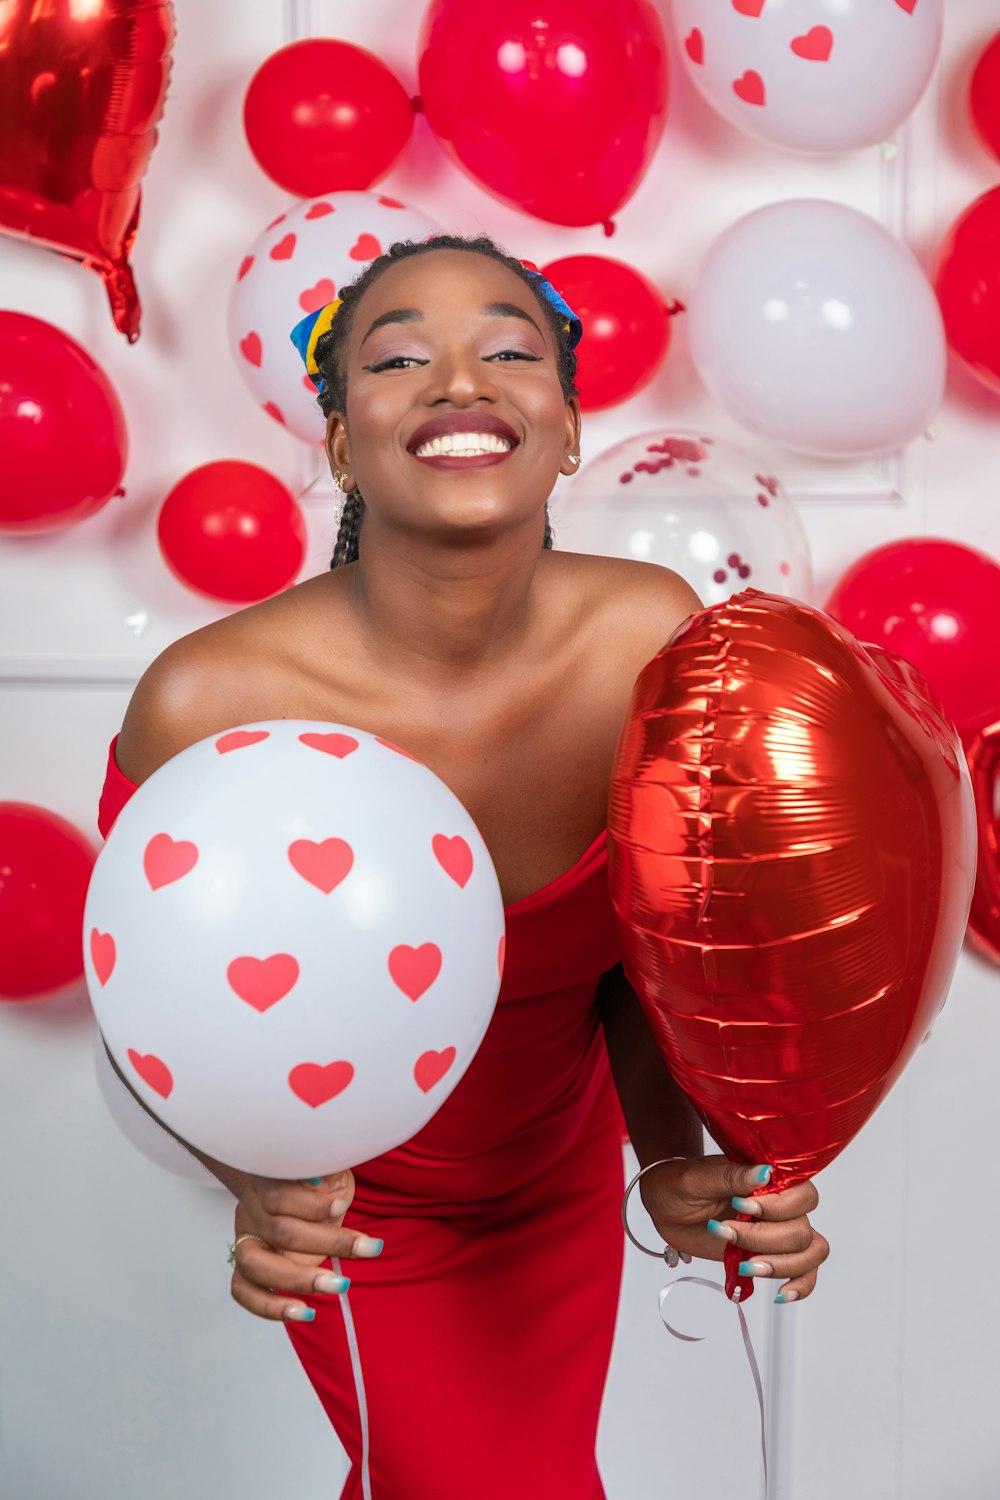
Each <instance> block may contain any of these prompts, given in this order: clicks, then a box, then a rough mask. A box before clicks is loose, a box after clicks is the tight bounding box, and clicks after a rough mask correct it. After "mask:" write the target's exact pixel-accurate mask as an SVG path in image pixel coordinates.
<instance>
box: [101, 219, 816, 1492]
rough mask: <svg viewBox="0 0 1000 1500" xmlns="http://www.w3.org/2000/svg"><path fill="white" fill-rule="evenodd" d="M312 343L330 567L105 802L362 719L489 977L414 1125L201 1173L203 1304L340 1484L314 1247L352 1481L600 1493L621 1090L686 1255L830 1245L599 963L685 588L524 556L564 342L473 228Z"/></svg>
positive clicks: (664, 1216)
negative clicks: (293, 1170)
mask: <svg viewBox="0 0 1000 1500" xmlns="http://www.w3.org/2000/svg"><path fill="white" fill-rule="evenodd" d="M334 311H335V315H334ZM319 326H322V327H324V328H326V329H327V331H326V332H325V333H323V335H322V337H320V338H319V340H318V342H315V340H314V339H311V340H309V341H308V342H307V343H306V354H307V357H308V360H309V364H310V367H311V369H312V371H313V372H314V373H315V377H316V380H317V383H318V384H319V385H320V386H321V404H322V406H323V409H324V411H325V412H326V414H327V418H328V423H327V450H328V454H329V457H330V462H331V465H332V468H333V470H334V473H335V475H336V476H337V479H338V482H339V484H340V486H341V488H342V489H343V491H344V492H345V495H346V502H345V512H344V518H343V521H342V523H341V527H340V532H339V535H338V541H337V549H336V552H335V554H334V562H333V565H332V570H331V571H330V572H328V573H327V574H325V575H323V576H320V577H317V578H312V579H309V580H308V581H307V582H305V583H303V584H300V585H298V586H297V587H295V588H292V589H289V590H288V591H287V592H285V593H284V594H282V595H280V596H278V597H276V598H273V599H269V600H267V601H265V602H264V603H262V604H259V605H255V606H254V607H253V608H250V609H245V610H242V611H240V612H239V613H237V614H234V615H231V616H229V617H228V618H225V619H222V620H219V621H217V622H215V623H214V624H212V625H210V626H208V627H206V628H205V629H203V630H199V631H196V632H194V634H192V635H189V636H186V637H184V638H182V639H181V640H179V641H177V642H175V643H174V645H172V646H171V647H170V648H169V649H168V650H167V651H165V652H164V653H163V654H162V655H161V656H160V657H159V658H158V659H157V660H156V661H155V662H154V663H153V664H152V666H151V667H150V668H149V670H148V671H147V672H146V674H145V675H144V677H143V679H142V681H141V682H140V684H139V686H138V687H137V689H136V692H135V695H134V697H133V699H132V701H131V703H130V705H129V709H128V712H127V715H126V718H125V722H124V725H123V727H122V730H121V734H120V736H119V737H118V739H117V741H116V742H115V743H113V745H112V754H111V757H110V764H109V777H110V780H109V786H108V792H107V795H108V797H109V799H110V801H109V802H108V804H107V805H106V808H105V813H106V815H107V816H109V815H110V814H111V813H112V812H113V811H114V810H115V809H114V806H113V804H115V803H118V804H120V801H121V800H123V798H124V796H126V795H128V793H129V792H130V791H131V790H132V789H134V786H135V784H137V783H139V782H141V781H143V780H144V779H145V778H146V777H147V776H149V775H150V774H151V773H152V772H153V771H154V770H155V769H156V768H157V767H158V766H159V765H161V764H162V763H163V762H164V761H166V760H167V759H169V758H170V757H171V756H173V755H175V754H177V753H178V752H179V751H180V750H182V749H184V748H185V747H186V746H187V745H189V744H192V743H193V742H195V741H197V740H200V739H203V738H205V737H206V736H208V735H210V734H213V733H217V732H219V731H220V730H222V729H224V728H228V727H232V726H233V725H237V724H242V723H247V722H251V721H259V720H265V719H273V718H282V717H287V718H296V719H320V720H330V721H335V722H340V723H347V724H352V725H356V726H358V727H360V728H362V729H367V730H371V731H374V732H376V733H378V734H379V735H382V736H384V737H386V738H388V739H390V740H392V741H394V742H395V743H396V744H399V745H401V746H403V747H404V748H406V749H407V750H409V751H412V752H413V754H415V755H416V756H417V757H418V758H419V759H421V760H423V761H424V762H425V763H426V764H427V765H428V766H429V767H430V768H431V769H432V770H433V771H435V772H436V773H437V774H438V775H439V776H440V777H441V778H442V779H443V780H444V781H445V782H446V783H447V784H448V786H450V787H451V788H452V790H453V791H454V792H455V793H456V794H457V795H458V797H459V798H460V799H461V801H462V802H463V803H464V804H465V806H466V807H467V808H468V810H469V812H470V813H471V815H472V816H473V818H474V819H475V821H476V823H477V825H478V826H479V828H480V830H481V831H482V833H483V836H484V838H485V840H486V843H487V844H488V846H489V848H490V851H491V853H492V856H493V860H494V863H495V866H496V869H497V874H498V877H499V881H500V886H501V890H502V893H503V898H504V901H505V904H506V917H507V933H508V947H507V964H506V968H505V973H504V987H503V989H502V990H501V995H500V1001H499V1004H498V1007H497V1012H496V1016H495V1019H494V1021H493V1023H492V1024H491V1026H490V1029H489V1032H488V1034H487V1037H486V1039H485V1041H484V1043H483V1046H482V1048H481V1049H480V1052H479V1054H477V1057H476V1059H475V1061H474V1062H473V1064H472V1066H471V1067H470V1068H469V1070H468V1072H467V1073H466V1075H465V1076H464V1078H463V1079H462V1080H461V1082H460V1083H459V1085H458V1087H457V1088H456V1090H455V1092H454V1093H453V1094H452V1096H451V1097H450V1099H449V1100H447V1101H446V1103H445V1105H444V1106H443V1107H442V1109H441V1111H440V1112H439V1114H438V1115H437V1116H436V1117H435V1119H434V1120H432V1121H431V1123H430V1125H428V1126H427V1127H426V1129H425V1130H423V1131H421V1132H420V1134H419V1135H418V1136H417V1137H416V1138H415V1139H414V1140H413V1141H411V1142H409V1143H408V1144H407V1145H406V1146H404V1147H402V1148H400V1150H399V1151H396V1152H392V1153H389V1154H388V1155H387V1156H385V1157H381V1158H379V1159H378V1160H377V1161H375V1162H369V1163H363V1164H358V1165H357V1167H356V1170H355V1172H354V1173H350V1172H347V1173H343V1174H341V1175H339V1176H337V1177H328V1178H325V1179H322V1180H320V1181H318V1182H316V1183H289V1182H277V1181H270V1180H263V1179H260V1178H255V1177H248V1176H246V1175H245V1174H242V1173H239V1172H235V1171H232V1170H230V1169H228V1168H226V1167H224V1166H222V1165H220V1164H219V1163H215V1162H212V1161H210V1160H207V1159H206V1158H204V1157H202V1158H201V1159H202V1160H205V1161H206V1162H207V1165H208V1166H209V1167H210V1168H211V1169H212V1170H213V1171H214V1172H215V1173H216V1175H217V1176H218V1177H219V1178H220V1179H221V1180H222V1181H223V1182H224V1183H225V1184H226V1185H227V1186H229V1187H230V1189H231V1190H232V1192H233V1193H234V1195H235V1197H236V1198H237V1207H236V1238H237V1242H238V1243H237V1249H236V1257H235V1270H234V1273H233V1281H232V1292H233V1296H234V1298H235V1299H236V1301H237V1302H238V1303H239V1304H240V1305H241V1306H242V1307H244V1308H246V1309H247V1311H248V1312H251V1313H253V1314H255V1315H256V1316H258V1317H262V1318H267V1319H279V1320H284V1321H285V1322H286V1324H287V1326H288V1330H289V1333H290V1335H291V1336H292V1338H293V1342H294V1344H295V1347H296V1350H297V1352H298V1354H299V1356H300V1358H301V1360H302V1363H303V1365H304V1366H305V1369H306V1371H307V1373H308V1375H309V1377H310V1379H311V1380H312V1382H313V1384H314V1386H315V1388H316V1391H317V1393H318V1395H319V1397H320V1399H321V1400H322V1402H323V1404H324V1406H325V1408H326V1410H327V1412H328V1413H329V1416H330V1419H331V1421H332V1422H333V1424H334V1425H335V1427H336V1429H337V1431H338V1433H339V1434H340V1437H341V1439H342V1441H343V1443H344V1445H345V1447H346V1449H347V1451H348V1453H349V1455H350V1456H351V1459H352V1461H353V1463H354V1465H355V1467H354V1469H353V1470H352V1474H351V1476H350V1477H349V1479H348V1482H347V1486H346V1488H345V1490H344V1496H345V1497H348V1496H351V1497H353V1496H356V1495H358V1494H359V1493H360V1487H359V1479H358V1463H359V1457H360V1448H361V1442H360V1432H359V1416H358V1410H357V1404H356V1400H355V1395H354V1388H353V1383H352V1378H351V1370H350V1363H349V1358H348V1350H347V1344H346V1337H345V1328H344V1323H343V1321H342V1319H341V1317H340V1315H339V1311H338V1309H337V1307H336V1306H335V1305H334V1304H333V1303H332V1301H331V1294H332V1293H335V1292H337V1291H339V1290H341V1289H342V1288H343V1286H344V1282H343V1281H342V1280H339V1279H338V1278H337V1277H336V1276H334V1274H333V1272H332V1270H331V1269H330V1266H329V1260H330V1258H331V1257H339V1258H340V1260H341V1261H343V1260H350V1261H351V1262H352V1267H351V1272H352V1288H353V1289H352V1295H351V1302H352V1306H353V1309H354V1317H355V1321H356V1325H357V1333H358V1339H359V1342H360V1347H361V1353H362V1361H363V1366H364V1372H365V1379H366V1383H367V1387H368V1402H369V1413H370V1424H371V1478H372V1488H373V1493H374V1494H376V1495H378V1496H380V1497H383V1500H390V1497H391V1500H469V1497H470V1496H473V1495H474V1496H476V1497H479V1500H499V1497H500V1496H504V1497H509V1496H510V1495H513V1494H518V1495H520V1494H528V1493H531V1494H546V1495H552V1496H558V1497H565V1500H599V1497H601V1496H603V1494H604V1491H603V1489H602V1486H601V1482H600V1478H599V1476H598V1472H597V1466H596V1461H595V1456H594V1445H595V1437H596V1429H597V1419H598V1412H599V1408H600V1402H601V1395H602V1391H603V1386H604V1380H605V1374H606V1370H607V1363H608V1358H609V1354H610V1349H611V1340H612V1334H613V1328H614V1320H615V1312H616V1307H617V1300H618V1286H619V1277H620V1269H621V1257H622V1231H621V1221H620V1215H619V1208H620V1202H621V1192H622V1162H621V1150H620V1114H619V1104H618V1101H619V1100H620V1103H621V1108H622V1109H623V1111H624V1114H625V1118H626V1122H627V1125H628V1130H629V1133H630V1135H631V1138H632V1141H633V1144H634V1146H635V1149H636V1151H637V1153H638V1156H639V1159H640V1162H642V1163H643V1164H644V1165H646V1164H649V1163H653V1162H658V1161H663V1164H662V1165H661V1166H658V1167H657V1168H656V1170H655V1171H651V1172H649V1173H648V1174H647V1175H646V1176H645V1177H644V1178H643V1181H642V1184H641V1187H642V1196H643V1200H644V1202H645V1205H646V1207H647V1209H648V1210H649V1212H650V1214H651V1216H652V1219H653V1221H654V1223H655V1225H656V1227H657V1229H658V1230H659V1232H660V1233H661V1235H662V1236H663V1237H664V1239H665V1240H667V1241H668V1242H669V1243H670V1244H671V1245H673V1246H674V1247H676V1248H677V1249H678V1250H679V1251H682V1252H685V1253H687V1254H690V1255H699V1256H707V1257H710V1258H714V1259H717V1260H718V1259H721V1258H722V1255H723V1252H724V1249H725V1246H726V1244H727V1242H731V1241H734V1240H735V1241H737V1243H738V1244H739V1245H740V1246H741V1248H742V1249H743V1251H744V1253H745V1258H746V1261H747V1262H748V1264H749V1268H750V1269H749V1270H748V1271H747V1274H752V1275H755V1276H758V1277H761V1278H769V1279H772V1280H774V1281H775V1282H776V1283H778V1284H780V1286H781V1291H780V1292H779V1297H780V1298H781V1299H782V1300H786V1301H788V1300H793V1299H794V1298H796V1297H798V1298H802V1297H806V1296H808V1295H809V1293H810V1292H811V1291H812V1290H813V1287H814V1286H815V1282H816V1273H817V1268H818V1266H819V1265H820V1263H821V1262H822V1261H823V1260H824V1259H825V1257H826V1254H827V1245H826V1242H825V1240H824V1239H823V1238H822V1236H820V1235H819V1234H817V1233H816V1232H815V1231H814V1230H813V1229H812V1226H811V1225H810V1223H809V1220H808V1218H807V1217H806V1216H807V1214H808V1213H809V1212H810V1211H811V1210H812V1209H813V1208H814V1207H815V1205H816V1203H817V1201H818V1199H817V1194H816V1190H815V1188H814V1186H813V1185H812V1184H811V1183H805V1184H803V1185H801V1186H799V1187H796V1188H793V1189H791V1190H789V1191H787V1192H783V1193H776V1194H774V1195H772V1196H769V1197H766V1198H765V1199H764V1200H763V1201H758V1200H754V1201H753V1202H752V1203H751V1202H750V1196H749V1195H750V1194H752V1193H753V1191H754V1189H755V1187H758V1186H760V1185H761V1184H762V1183H763V1182H765V1181H766V1180H767V1171H768V1169H767V1167H766V1165H765V1164H762V1165H761V1166H760V1167H754V1168H750V1167H737V1166H734V1165H732V1164H731V1163H729V1162H727V1161H726V1160H725V1159H724V1158H722V1157H710V1158H703V1155H702V1133H701V1127H700V1124H699V1122H698V1120H697V1119H696V1117H695V1116H694V1114H693V1112H692V1110H691V1108H690V1106H689V1105H688V1104H687V1101H686V1100H685V1099H684V1097H683V1096H682V1095H681V1094H680V1092H679V1091H678V1089H677V1088H676V1086H675V1085H674V1083H673V1081H672V1079H671V1076H670V1074H669V1072H668V1071H667V1069H666V1068H665V1066H664V1064H663V1062H662V1060H661V1059H660V1056H659V1053H658V1052H657V1050H656V1047H655V1045H654V1044H653V1041H652V1038H651V1036H650V1033H649V1031H648V1029H647V1027H646V1025H645V1022H644V1020H643V1018H642V1014H641V1011H640V1009H639V1007H638V1003H637V1000H636V997H635V995H634V993H633V992H632V990H631V988H630V986H629V985H628V983H627V981H626V980H625V978H624V975H623V972H622V969H621V965H620V963H619V961H618V959H619V953H618V950H617V947H616V941H615V931H614V922H613V915H612V913H611V910H610V902H609V898H608V890H607V878H606V831H605V830H606V820H607V797H608V786H609V778H610V772H611V767H612V761H613V757H614V753H615V748H616V745H617V740H618V735H619V731H620V728H621V725H622V721H623V718H624V715H625V712H626V709H627V705H628V700H629V695H630V692H631V688H632V684H633V682H634V680H635V678H636V676H637V675H638V673H639V671H640V670H641V668H642V667H643V666H644V665H645V663H646V662H647V661H648V660H649V659H650V658H651V657H652V656H653V655H654V654H655V653H656V652H657V651H658V650H659V649H660V647H661V646H662V644H663V642H664V641H665V640H666V639H667V637H668V636H669V635H670V634H671V633H672V632H673V630H674V629H675V627H676V626H677V625H678V624H679V623H680V622H681V621H682V620H683V619H684V618H685V617H686V616H687V615H688V614H689V613H690V612H691V611H692V610H694V609H697V608H699V607H700V606H699V601H698V599H697V598H696V596H695V595H694V594H693V593H692V591H691V589H690V588H689V587H688V586H687V584H686V583H684V582H683V580H682V579H680V578H679V577H678V576H677V575H675V574H674V573H672V572H670V571H669V570H667V569H664V568H660V567H656V566H653V565H650V564H645V563H638V562H628V561H623V560H619V559H612V558H595V557H584V556H580V555H576V554H572V553H560V552H555V551H553V550H551V537H550V534H549V529H548V522H547V514H546V502H547V499H548V496H549V494H550V492H551V490H552V487H553V485H554V483H555V479H556V476H557V474H559V473H563V474H572V473H573V472H574V471H575V469H576V466H577V464H578V463H579V428H580V409H579V403H578V401H577V399H576V393H575V389H574V385H573V377H574V373H575V366H576V360H575V355H574V354H573V344H574V342H575V338H576V337H577V336H578V325H577V324H576V322H575V319H574V316H573V314H572V313H571V311H570V310H569V309H567V308H566V307H565V304H563V303H561V300H560V299H559V298H558V295H557V294H556V293H554V292H553V290H552V289H551V288H550V287H549V286H548V284H547V283H546V282H544V281H543V280H542V279H541V278H540V277H539V276H538V275H537V273H532V272H531V271H530V270H528V269H526V268H525V267H524V266H523V265H522V264H521V263H520V262H518V261H516V260H514V259H512V258H510V257H508V256H506V255H504V254H503V253H502V252H501V251H500V250H498V249H497V247H496V246H495V245H493V244H492V242H490V241H488V240H485V239H478V240H472V241H465V240H459V239H455V238H452V237H445V236H439V237H436V238H434V239H432V240H430V241H426V242H423V243H420V244H407V245H397V246H393V247H392V249H391V250H390V251H389V252H388V254H386V255H384V256H382V257H380V258H379V259H378V260H376V261H374V262H372V263H371V264H370V265H369V267H368V268H367V269H366V271H365V272H364V274H363V276H362V277H361V278H360V279H359V281H358V282H357V283H356V284H355V287H354V288H353V289H348V290H347V291H346V292H345V293H344V294H343V302H342V304H341V305H340V306H339V308H338V309H335V310H327V312H326V313H325V315H324V317H323V318H322V319H321V323H320V324H318V325H317V327H316V328H314V329H313V333H314V334H315V333H316V332H317V331H318V328H319ZM362 495H363V497H364V498H363V501H362V500H361V496H362ZM116 761H117V763H116ZM581 850H583V851H584V853H583V854H582V855H581V852H580V851H581ZM609 1058H610V1069H609V1065H608V1062H609ZM612 1078H613V1081H612ZM195 1154H196V1155H197V1154H198V1153H195ZM671 1157H674V1158H677V1157H680V1158H682V1159H681V1160H673V1161H666V1160H663V1159H665V1158H671ZM734 1195H735V1207H734ZM739 1210H743V1211H745V1212H749V1213H751V1214H753V1215H755V1220H756V1221H755V1222H748V1223H744V1222H740V1223H739V1224H737V1222H736V1213H737V1211H739ZM383 1243H384V1250H383ZM743 1269H744V1270H747V1268H746V1267H744V1268H743ZM277 1289H280V1290H277ZM324 1298H325V1299H326V1301H325V1302H324Z"/></svg>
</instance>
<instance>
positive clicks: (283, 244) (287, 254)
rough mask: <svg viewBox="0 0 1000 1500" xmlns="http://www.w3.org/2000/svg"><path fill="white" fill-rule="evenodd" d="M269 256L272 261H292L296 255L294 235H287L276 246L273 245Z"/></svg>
mask: <svg viewBox="0 0 1000 1500" xmlns="http://www.w3.org/2000/svg"><path fill="white" fill-rule="evenodd" d="M269 254H270V256H271V259H272V260H291V258H292V256H293V255H294V254H295V236H294V234H286V235H285V236H284V238H283V239H280V240H279V241H278V243H277V244H276V245H272V246H271V249H270V251H269Z"/></svg>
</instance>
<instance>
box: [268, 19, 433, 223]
mask: <svg viewBox="0 0 1000 1500" xmlns="http://www.w3.org/2000/svg"><path fill="white" fill-rule="evenodd" d="M243 125H244V128H245V130H246V134H247V140H248V142H249V144H250V150H251V151H252V152H253V154H254V156H255V157H256V158H257V162H258V164H259V165H260V166H261V167H262V168H263V169H264V171H265V172H266V173H267V175H268V176H269V177H270V178H272V179H273V181H275V182H276V183H277V184H278V186H279V187H282V188H284V189H285V191H286V192H289V193H297V194H299V195H300V196H301V197H303V198H310V197H313V196H314V195H316V194H318V193H330V192H337V191H340V190H342V189H348V188H360V189H363V188H367V187H370V186H371V184H372V183H373V182H377V181H378V180H379V178H380V177H384V176H385V174H386V173H387V172H389V171H391V169H392V168H393V167H394V166H395V164H396V162H397V161H398V160H399V157H400V156H401V155H402V153H403V151H404V149H405V147H406V143H407V141H408V140H409V139H410V134H411V132H412V130H413V105H412V103H411V101H410V99H409V96H408V95H407V93H406V90H405V89H404V88H403V85H402V84H401V83H400V81H399V79H398V78H397V77H396V75H395V74H394V73H392V72H390V70H389V69H388V68H387V67H386V65H385V63H384V62H382V61H381V60H380V59H379V58H377V57H375V56H374V54H373V53H371V52H366V51H365V49H364V48H363V47H354V46H352V45H351V44H350V43H349V42H340V41H335V40H333V39H332V38H330V37H310V38H307V39H306V40H304V41H301V42H292V44H291V45H290V46H288V47H282V48H281V49H280V50H279V51H278V52H275V53H273V54H272V55H271V56H270V57H269V58H268V59H267V61H266V62H265V63H262V65H261V66H260V67H259V68H258V70H257V72H256V73H255V74H254V76H253V78H252V79H251V81H250V87H249V88H248V89H247V95H246V100H245V101H244V105H243Z"/></svg>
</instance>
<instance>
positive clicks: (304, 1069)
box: [288, 1059, 354, 1109]
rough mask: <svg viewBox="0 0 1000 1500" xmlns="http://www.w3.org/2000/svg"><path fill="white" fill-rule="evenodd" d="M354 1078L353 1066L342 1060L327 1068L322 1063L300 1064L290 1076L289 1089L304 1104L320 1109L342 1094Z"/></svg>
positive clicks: (330, 1064) (328, 1064) (329, 1064)
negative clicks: (322, 1105)
mask: <svg viewBox="0 0 1000 1500" xmlns="http://www.w3.org/2000/svg"><path fill="white" fill-rule="evenodd" d="M353 1077H354V1067H353V1065H352V1064H351V1063H349V1062H344V1061H343V1060H342V1059H341V1060H340V1061H338V1062H332V1063H327V1064H326V1066H325V1067H324V1066H323V1065H322V1064H321V1063H313V1062H306V1063H299V1065H298V1067H295V1068H293V1069H292V1071H291V1072H290V1073H289V1075H288V1087H289V1088H290V1089H291V1091H292V1093H293V1094H294V1095H295V1097H296V1098H297V1099H301V1100H302V1102H303V1104H308V1105H309V1106H310V1108H312V1109H319V1107H320V1105H321V1104H327V1103H329V1101H330V1100H331V1099H336V1097H337V1095H338V1094H342V1093H343V1092H344V1090H345V1089H346V1088H347V1085H348V1084H349V1083H350V1081H351V1079H352V1078H353Z"/></svg>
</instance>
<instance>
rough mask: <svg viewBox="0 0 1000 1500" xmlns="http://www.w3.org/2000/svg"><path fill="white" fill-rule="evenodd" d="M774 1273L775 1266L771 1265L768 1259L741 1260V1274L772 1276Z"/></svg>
mask: <svg viewBox="0 0 1000 1500" xmlns="http://www.w3.org/2000/svg"><path fill="white" fill-rule="evenodd" d="M773 1274H774V1267H773V1266H769V1265H768V1263H767V1261H766V1260H741V1261H740V1275H741V1276H771V1275H773Z"/></svg>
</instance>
